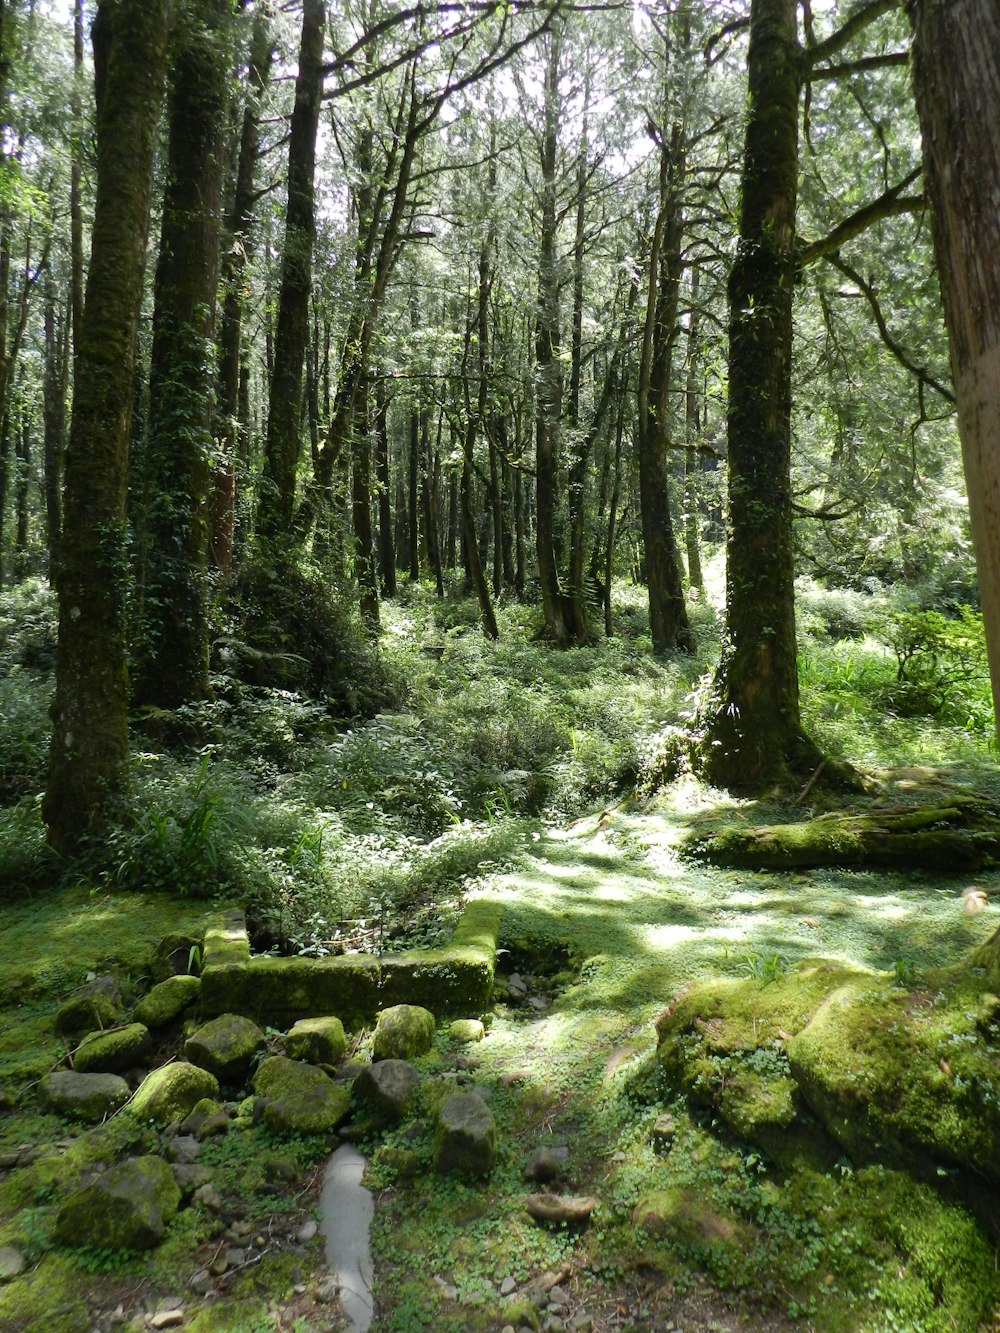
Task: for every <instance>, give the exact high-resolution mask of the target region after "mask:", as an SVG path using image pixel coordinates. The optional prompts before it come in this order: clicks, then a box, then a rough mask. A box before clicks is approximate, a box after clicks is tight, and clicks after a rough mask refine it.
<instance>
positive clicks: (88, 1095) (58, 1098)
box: [38, 1069, 131, 1124]
mask: <svg viewBox="0 0 1000 1333" xmlns="http://www.w3.org/2000/svg"><path fill="white" fill-rule="evenodd" d="M38 1092H39V1096H40V1097H41V1099H42V1102H43V1103H44V1104H45V1105H46V1106H47V1107H49V1108H50V1109H51V1110H53V1111H56V1112H57V1113H58V1114H59V1115H67V1116H69V1117H70V1118H71V1119H73V1120H85V1121H87V1122H88V1123H90V1124H96V1123H97V1122H98V1121H100V1120H103V1119H104V1118H105V1116H109V1115H111V1114H112V1113H113V1112H115V1111H117V1110H118V1109H119V1108H120V1107H122V1106H124V1105H125V1103H126V1102H127V1101H128V1099H129V1096H130V1095H131V1094H130V1092H129V1086H128V1084H127V1083H126V1082H125V1080H124V1079H123V1078H119V1077H118V1075H117V1074H77V1073H74V1072H73V1071H71V1070H68V1069H59V1070H57V1071H56V1072H55V1073H54V1074H46V1075H45V1077H44V1078H43V1079H42V1081H41V1083H40V1084H39V1086H38Z"/></svg>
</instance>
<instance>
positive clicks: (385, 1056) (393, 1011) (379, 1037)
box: [372, 1004, 437, 1060]
mask: <svg viewBox="0 0 1000 1333" xmlns="http://www.w3.org/2000/svg"><path fill="white" fill-rule="evenodd" d="M436 1029H437V1022H436V1020H435V1018H434V1015H433V1014H432V1013H431V1012H430V1011H429V1010H428V1009H424V1008H422V1007H421V1006H420V1005H415V1004H397V1005H393V1006H392V1007H391V1008H390V1009H383V1010H382V1012H381V1013H380V1014H379V1016H378V1022H377V1023H376V1025H375V1036H374V1039H373V1041H372V1058H373V1059H375V1060H412V1059H413V1058H414V1057H415V1056H418V1055H426V1054H427V1052H428V1051H429V1050H430V1049H431V1047H432V1046H433V1045H434V1033H435V1031H436Z"/></svg>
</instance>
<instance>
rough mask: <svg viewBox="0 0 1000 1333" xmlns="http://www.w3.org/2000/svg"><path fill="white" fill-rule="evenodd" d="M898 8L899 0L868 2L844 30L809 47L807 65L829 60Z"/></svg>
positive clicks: (858, 10)
mask: <svg viewBox="0 0 1000 1333" xmlns="http://www.w3.org/2000/svg"><path fill="white" fill-rule="evenodd" d="M898 8H899V0H867V3H865V4H862V5H861V6H860V8H858V9H856V10H855V11H854V13H853V14H852V15H851V17H850V18H849V19H848V20H847V22H846V23H845V24H844V26H843V27H842V28H838V29H837V31H836V32H834V33H831V35H830V36H829V37H827V38H826V40H825V41H822V42H817V44H816V45H815V46H812V47H809V49H808V50H807V51H806V52H805V59H806V62H807V64H809V65H815V64H816V62H817V60H829V58H830V57H831V56H835V55H836V54H837V52H838V51H842V50H843V49H844V47H845V46H846V45H847V44H848V42H850V41H851V40H852V39H853V38H854V37H857V35H858V33H859V32H864V30H865V28H867V27H868V26H869V24H871V23H874V22H875V20H876V19H880V18H881V17H882V15H883V14H891V13H892V11H893V10H894V9H898Z"/></svg>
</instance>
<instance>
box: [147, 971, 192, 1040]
mask: <svg viewBox="0 0 1000 1333" xmlns="http://www.w3.org/2000/svg"><path fill="white" fill-rule="evenodd" d="M200 993H201V981H200V979H199V978H198V977H191V976H175V977H167V979H166V980H165V981H160V982H157V984H156V985H155V986H154V987H153V988H152V989H151V990H150V991H149V993H148V994H147V995H144V996H143V997H142V999H141V1000H140V1001H139V1003H138V1004H137V1005H136V1006H135V1009H134V1010H133V1013H132V1017H133V1019H134V1020H135V1022H137V1023H144V1024H145V1025H146V1027H148V1028H154V1029H156V1028H165V1027H169V1025H170V1024H171V1023H174V1022H176V1021H177V1019H178V1018H180V1017H181V1015H182V1014H183V1013H184V1012H185V1011H186V1010H188V1009H190V1008H191V1006H192V1005H193V1004H196V1003H197V1001H198V996H199V995H200Z"/></svg>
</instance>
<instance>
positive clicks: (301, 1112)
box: [253, 1055, 351, 1134]
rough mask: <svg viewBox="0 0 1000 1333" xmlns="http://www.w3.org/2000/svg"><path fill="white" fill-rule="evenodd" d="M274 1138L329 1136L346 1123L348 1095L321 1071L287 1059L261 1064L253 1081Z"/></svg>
mask: <svg viewBox="0 0 1000 1333" xmlns="http://www.w3.org/2000/svg"><path fill="white" fill-rule="evenodd" d="M253 1086H254V1091H255V1092H256V1093H257V1094H258V1095H259V1096H260V1097H262V1098H263V1099H264V1123H265V1124H266V1125H267V1127H268V1129H270V1130H271V1132H272V1133H274V1134H328V1133H332V1132H333V1130H335V1129H337V1127H338V1126H339V1125H341V1124H343V1122H344V1121H345V1120H346V1119H347V1117H348V1115H349V1114H350V1109H351V1094H350V1092H349V1091H348V1089H347V1088H345V1087H343V1086H342V1085H341V1084H338V1083H334V1081H333V1079H331V1078H328V1077H327V1075H326V1074H324V1073H323V1071H322V1070H320V1069H316V1068H315V1067H314V1066H313V1065H307V1064H303V1063H302V1062H301V1061H298V1060H289V1059H288V1058H287V1057H286V1056H283V1055H275V1056H272V1057H271V1058H270V1059H268V1060H264V1061H262V1063H261V1065H260V1067H259V1068H258V1070H257V1073H256V1074H255V1075H254V1081H253Z"/></svg>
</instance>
